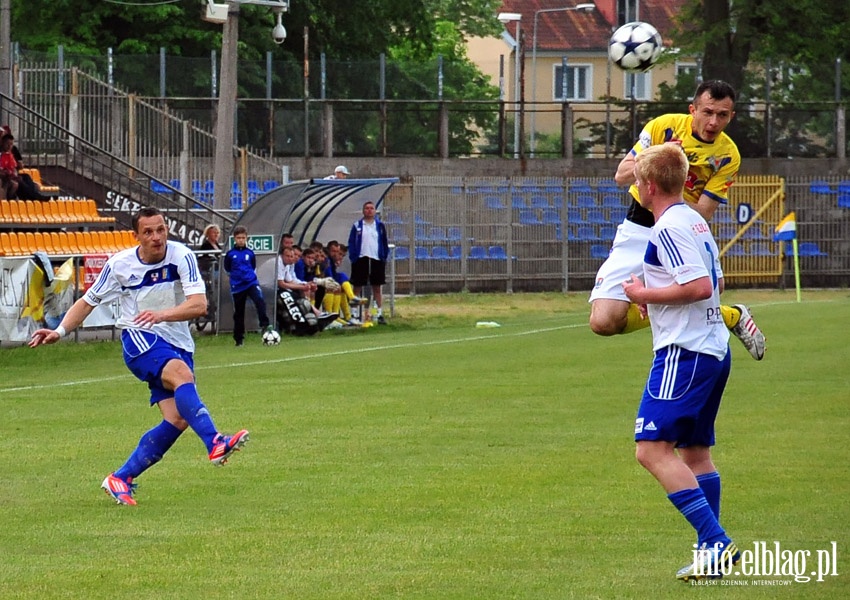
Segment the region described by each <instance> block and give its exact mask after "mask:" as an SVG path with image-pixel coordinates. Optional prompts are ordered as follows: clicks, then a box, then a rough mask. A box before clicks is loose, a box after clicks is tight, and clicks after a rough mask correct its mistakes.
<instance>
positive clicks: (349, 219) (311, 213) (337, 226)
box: [234, 178, 398, 250]
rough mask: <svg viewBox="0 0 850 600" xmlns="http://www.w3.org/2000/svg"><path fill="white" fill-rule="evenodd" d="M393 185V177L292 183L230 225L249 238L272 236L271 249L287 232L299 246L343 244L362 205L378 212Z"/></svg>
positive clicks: (264, 197)
mask: <svg viewBox="0 0 850 600" xmlns="http://www.w3.org/2000/svg"><path fill="white" fill-rule="evenodd" d="M395 183H398V179H397V178H387V179H310V180H305V181H295V182H292V183H288V184H286V185H284V186H281V187H279V188H276V189H274V190H271V191H270V192H269V193H267V194H265V195H263V196H261V197H260V198H258V199H257V201H256V202H254V203H253V204H251V206H249V207H248V208H247V209H245V211H244V212H243V213H242V215H241V216H240V217H239V218H238V219H237V220H236V223H234V226H236V225H244V226H245V227H247V228H248V234H249V235H251V236H256V235H272V236H274V239H275V250H276V249H277V244H278V243H279V242H280V236H281V235H283V234H284V233H287V232H289V233H291V234H292V235H293V236H294V237H295V243H296V244H299V245H301V246H305V245H307V244H309V243H310V242H312V241H313V240H319V241H320V242H323V243H327V242H329V241H330V240H338V241H340V242H342V243H343V244H345V243H347V241H348V233H349V231H350V230H351V224H352V223H353V222H354V221H356V220H357V219H359V218H360V217H361V216H362V215H363V204H364V203H366V202H367V201H369V200H371V201H372V202H374V203H375V207H376V208H377V209H378V210H379V211H380V208H381V203H382V202H383V200H384V196H386V194H387V192H388V191H389V190H390V188H391V187H392V186H393V184H395Z"/></svg>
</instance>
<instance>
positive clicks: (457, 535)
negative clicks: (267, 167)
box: [0, 291, 850, 600]
mask: <svg viewBox="0 0 850 600" xmlns="http://www.w3.org/2000/svg"><path fill="white" fill-rule="evenodd" d="M725 300H726V301H727V302H736V301H744V302H747V303H749V304H750V305H751V307H752V309H753V313H754V314H755V317H756V319H757V321H758V323H759V325H760V326H761V327H762V329H763V330H764V331H765V332H766V334H767V336H768V353H767V356H766V358H765V360H764V361H762V362H760V363H757V362H755V361H753V360H752V359H751V358H750V357H749V355H748V354H747V353H746V351H745V350H744V348H743V347H742V346H741V345H740V344H739V343H738V342H737V341H736V340H733V341H732V351H733V366H732V377H731V379H730V382H729V385H728V387H727V392H726V396H725V399H724V402H723V406H722V408H721V414H720V417H719V420H718V446H717V448H716V450H715V459H716V462H717V463H718V465H719V467H720V472H721V475H722V478H723V515H722V519H721V520H722V522H723V524H724V526H725V527H726V528H727V530H728V531H729V533H730V534H731V535H732V536H733V537H734V538H735V540H736V541H737V542H738V544H739V546H741V547H743V548H752V547H753V546H752V545H753V542H755V541H767V542H768V546H769V547H771V548H772V547H773V544H774V542H779V543H780V544H781V547H782V549H787V550H790V551H792V552H795V551H804V550H808V551H810V552H811V557H810V558H809V561H810V562H809V567H810V568H812V569H814V568H816V565H815V564H814V561H815V558H814V556H815V554H816V551H817V550H821V549H827V548H830V544H831V542H833V541H834V542H836V548H837V559H838V564H837V568H836V571H837V573H838V575H837V576H828V577H826V578H825V580H824V581H823V582H814V581H811V582H808V583H798V582H795V581H794V578H793V577H791V576H787V575H786V576H774V577H763V578H755V577H744V576H739V577H731V578H729V579H728V580H724V582H727V581H728V582H737V585H734V586H729V585H724V586H723V588H724V589H723V590H720V589H719V588H720V587H721V586H720V584H717V585H715V586H691V585H688V584H683V583H680V582H677V581H675V580H674V577H673V575H674V573H675V570H676V569H677V568H678V567H680V566H682V565H684V564H686V563H687V562H690V556H691V555H690V551H691V544H692V543H693V541H694V540H693V535H692V533H691V530H690V528H689V526H688V525H687V523H686V522H685V521H684V519H683V518H682V517H681V516H679V514H678V513H677V512H676V511H675V509H674V508H673V507H672V505H670V504H669V502H668V501H667V500H666V498H665V495H664V492H663V491H662V489H661V488H660V486H658V484H657V483H656V482H655V481H654V480H653V479H652V477H651V476H650V475H649V474H648V473H646V472H645V471H643V470H642V469H641V468H640V467H639V466H638V465H637V463H636V462H635V461H634V457H633V454H634V444H633V441H632V439H633V438H632V431H633V423H634V413H635V410H636V407H637V403H638V400H639V398H640V393H641V390H642V387H643V383H644V380H645V377H646V374H647V371H648V369H649V365H650V362H651V357H652V355H651V344H650V335H649V332H648V331H644V332H640V333H636V334H632V335H629V336H620V337H617V338H600V337H597V336H594V335H593V334H592V333H591V332H590V330H589V329H588V327H587V325H586V322H587V304H586V297H585V296H584V295H570V296H563V295H560V294H544V295H536V294H535V295H522V294H515V295H509V296H508V295H480V296H479V295H452V296H433V297H417V298H410V299H404V300H400V301H399V304H398V306H397V311H398V315H397V317H396V318H395V319H393V321H392V324H391V325H389V326H387V327H375V328H372V329H369V330H363V331H357V332H326V333H324V334H322V335H320V336H317V337H314V338H307V339H305V338H300V339H293V338H284V340H283V343H282V344H281V345H280V346H278V347H271V348H268V347H263V346H261V344H260V339H259V336H258V335H254V336H253V337H249V338H248V340H247V344H246V346H245V347H243V348H240V349H236V348H234V347H233V345H232V344H233V342H232V340H231V339H230V338H229V337H226V336H224V335H223V336H219V337H209V336H206V337H201V338H200V339H199V341H198V352H197V354H196V361H197V364H196V371H197V377H198V383H199V389H200V391H201V395H202V397H203V398H204V400H205V402H206V403H207V405H208V406H209V408H210V411H211V413H212V415H213V417H214V419H215V421H216V424H217V425H218V426H219V427H220V428H221V429H222V430H225V431H234V430H236V429H239V428H242V427H245V428H248V429H249V430H250V431H251V442H250V443H249V444H248V445H247V446H246V449H245V450H244V451H242V452H240V453H239V454H237V455H235V456H234V457H233V459H232V460H231V461H230V464H228V465H227V466H226V467H224V468H221V469H217V468H213V467H211V466H210V465H209V464H208V460H207V458H206V451H205V449H204V448H203V445H202V444H201V442H200V441H199V440H198V439H197V437H195V436H194V434H192V433H191V432H188V433H187V434H186V435H184V436H183V437H182V438H181V439H180V440H179V441H178V442H177V444H176V445H175V446H174V448H173V449H172V450H171V451H170V452H169V453H168V455H167V456H166V457H165V459H164V460H163V461H162V462H161V463H160V464H158V465H156V466H155V467H154V468H152V469H151V470H150V471H148V472H147V473H145V474H144V475H143V476H142V477H141V478H139V484H140V485H139V491H138V494H137V499H138V501H139V505H138V506H137V507H121V506H117V505H115V504H113V503H111V501H110V500H109V499H108V498H107V497H106V496H105V495H104V494H103V493H102V491H101V490H100V489H99V485H100V482H101V480H102V479H103V477H104V476H105V475H106V474H108V473H109V472H110V471H112V470H114V469H116V468H117V467H118V466H120V464H121V463H122V462H123V461H124V459H125V458H126V456H127V455H128V454H129V452H130V451H131V450H132V449H133V448H134V447H135V445H136V443H137V441H138V438H139V436H140V435H141V434H142V432H143V431H145V430H146V429H148V428H150V427H151V426H153V425H154V424H155V423H157V422H158V421H159V418H158V414H159V413H158V411H157V410H156V409H155V408H152V409H147V410H146V407H147V394H146V390H145V387H144V385H143V384H141V383H139V382H138V381H136V380H135V379H134V378H133V377H132V376H131V375H130V374H129V373H128V371H127V370H126V368H125V367H124V365H123V362H122V360H121V351H120V346H119V344H117V343H113V342H94V343H87V344H80V345H76V344H72V343H63V344H60V345H58V346H53V347H47V348H40V349H38V350H30V349H28V348H5V349H0V373H2V379H0V423H2V431H3V437H2V439H3V443H2V444H0V511H2V512H0V514H2V522H3V527H2V528H0V598H3V599H7V598H24V599H39V600H43V599H50V598H84V599H99V598H116V597H132V598H151V599H154V598H155V599H171V598H174V599H193V598H263V599H265V598H269V599H277V598H295V599H322V600H327V599H343V598H345V599H349V598H350V599H373V598H405V599H406V598H433V599H446V598H457V599H472V598H481V599H502V598H524V599H552V598H581V599H584V598H602V599H609V598H636V599H643V598H649V597H652V598H654V599H663V598H681V597H683V596H685V595H688V596H692V597H716V596H718V595H721V594H722V596H723V597H724V598H730V597H731V598H748V599H749V598H835V599H844V598H847V597H848V596H850V572H848V564H850V563H848V561H850V504H848V501H847V497H848V492H850V484H848V469H849V468H850V467H848V465H850V444H848V431H850V359H848V350H847V332H848V325H847V323H848V322H850V294H848V293H847V291H833V292H808V291H807V292H805V293H804V302H803V303H802V304H797V303H796V302H794V298H793V293H790V292H788V293H782V292H736V291H732V292H729V293H727V294H726V297H725ZM477 321H497V322H499V323H500V324H501V327H499V328H497V329H476V328H475V327H474V324H475V322H477ZM756 579H759V580H760V581H759V583H760V582H761V580H769V581H772V582H774V585H771V586H770V587H762V586H760V585H757V584H756V583H755V580H756Z"/></svg>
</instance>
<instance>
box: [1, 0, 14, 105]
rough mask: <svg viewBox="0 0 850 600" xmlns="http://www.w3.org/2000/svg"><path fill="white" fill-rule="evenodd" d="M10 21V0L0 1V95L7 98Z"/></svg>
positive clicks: (10, 49)
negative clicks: (4, 95)
mask: <svg viewBox="0 0 850 600" xmlns="http://www.w3.org/2000/svg"><path fill="white" fill-rule="evenodd" d="M11 19H12V0H0V93H2V94H6V95H7V96H11V95H12V25H11ZM4 122H5V120H4Z"/></svg>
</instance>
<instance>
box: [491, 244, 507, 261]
mask: <svg viewBox="0 0 850 600" xmlns="http://www.w3.org/2000/svg"><path fill="white" fill-rule="evenodd" d="M487 256H489V257H490V258H492V259H494V260H508V253H507V252H505V248H504V247H503V246H490V248H489V249H488V250H487Z"/></svg>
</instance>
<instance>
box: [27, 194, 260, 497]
mask: <svg viewBox="0 0 850 600" xmlns="http://www.w3.org/2000/svg"><path fill="white" fill-rule="evenodd" d="M133 231H134V232H135V234H136V239H137V240H138V241H139V245H138V246H134V247H133V248H128V249H126V250H122V251H121V252H118V253H116V254H114V255H113V256H112V257H110V258H109V260H108V261H106V266H104V268H103V271H101V273H100V275H99V276H98V278H97V280H96V281H95V282H94V284H92V286H91V287H90V288H89V289H88V290H87V291H86V293H85V295H83V297H82V298H80V299H79V300H77V301H76V302H75V303H74V305H73V306H72V307H71V308H70V309H68V312H67V313H66V314H65V316H64V317H63V318H62V322H61V323H60V324H59V326H58V327H57V328H56V329H55V330H54V329H39V330H37V331H36V332H35V333H33V335H32V340H31V341H30V343H29V345H30V347H32V348H35V347H37V346H40V345H42V344H53V343H55V342H58V341H59V340H60V339H61V338H62V337H63V336H65V335H66V334H67V333H68V332H70V331H72V330H73V329H75V328H76V327H79V326H80V325H81V324H82V322H83V321H84V320H85V319H86V317H88V316H89V314H91V312H92V311H93V310H94V309H95V307H96V306H99V305H100V304H104V303H106V304H108V303H110V302H112V300H114V299H118V301H119V303H120V306H121V314H120V316H119V318H118V321H117V323H116V326H117V327H118V328H119V329H121V345H122V346H123V349H124V363H125V364H126V365H127V368H128V369H130V372H132V373H133V375H135V376H136V377H137V378H138V379H140V380H141V381H144V382H145V383H147V384H148V388H149V389H150V404H151V406H153V405H156V406H157V407H158V408H159V410H160V413H161V415H162V422H161V423H159V424H158V425H157V426H156V427H154V428H153V429H151V430H149V431H147V432H146V433H145V434H144V435H142V437H141V439H140V440H139V444H138V446H137V448H136V450H135V451H134V452H133V453H132V454H131V455H130V457H129V458H128V459H127V462H125V463H124V465H122V466H121V468H119V469H117V470H116V471H115V472H113V473H111V474H110V475H108V476H107V477H106V479H104V480H103V484H102V486H101V487H103V489H104V490H105V491H106V493H107V494H108V495H109V496H110V497H111V498H112V499H113V500H115V501H116V502H117V503H118V504H128V505H135V504H136V500H135V498H134V492H135V487H136V486H135V483H134V480H135V479H136V478H137V477H138V476H139V475H141V474H142V473H143V472H144V471H145V470H146V469H148V468H149V467H151V466H153V465H154V464H155V463H157V462H159V461H160V460H161V459H162V457H163V455H164V454H165V453H166V452H167V451H168V450H169V448H171V446H172V445H173V444H174V442H176V441H177V438H179V437H180V435H181V434H182V433H183V432H184V431H185V430H186V429H187V428H189V427H191V428H192V430H193V431H194V432H195V433H196V434H197V435H198V437H199V438H201V440H202V441H203V442H204V444H205V445H206V447H207V451H208V452H209V459H210V462H211V463H212V464H214V465H223V464H224V463H225V462H227V459H228V458H229V457H230V455H231V454H232V453H233V452H235V451H236V450H239V449H240V448H241V447H242V446H243V445H244V444H245V442H247V441H248V432H247V431H246V430H244V429H243V430H241V431H239V432H237V433H235V434H234V435H232V436H231V435H223V434H221V433H219V431H218V430H217V429H216V427H215V425H214V424H213V421H212V418H211V417H210V413H209V411H208V410H207V407H206V406H205V405H204V403H203V401H202V400H201V398H200V396H199V395H198V390H197V387H196V386H195V374H194V351H195V342H194V340H193V339H192V335H191V334H190V332H189V321H190V320H192V319H195V318H197V317H200V316H201V315H204V314H206V312H207V300H206V294H205V286H204V281H203V278H202V277H201V273H200V270H199V269H198V262H197V260H196V259H195V255H194V253H193V252H192V251H191V250H190V249H189V248H187V247H186V246H185V245H183V244H181V243H179V242H173V241H168V227H167V225H166V223H165V218H164V217H163V215H162V213H161V212H160V211H159V210H157V209H156V208H142V209H141V210H140V211H139V212H138V213H137V214H136V215H134V216H133Z"/></svg>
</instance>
